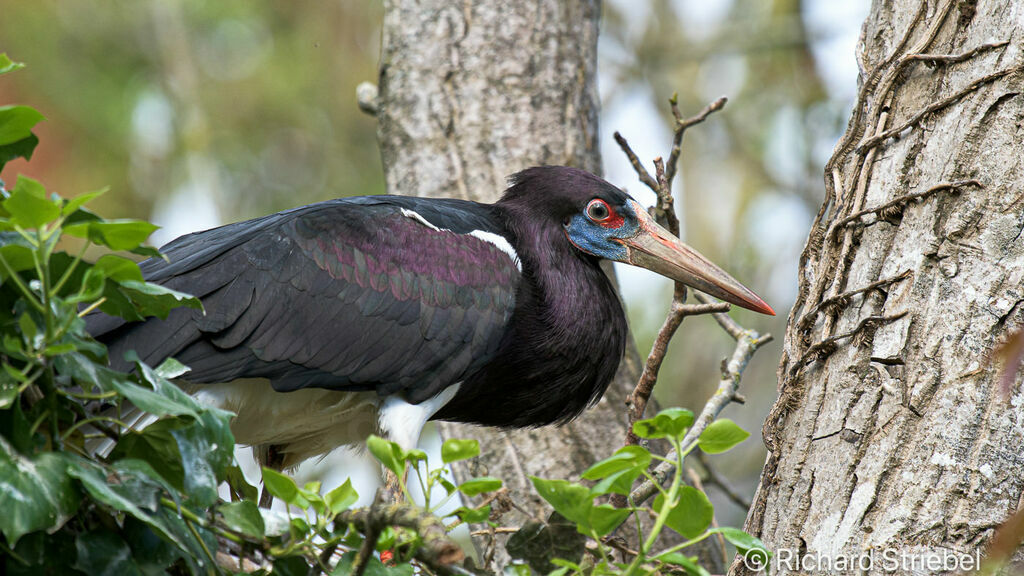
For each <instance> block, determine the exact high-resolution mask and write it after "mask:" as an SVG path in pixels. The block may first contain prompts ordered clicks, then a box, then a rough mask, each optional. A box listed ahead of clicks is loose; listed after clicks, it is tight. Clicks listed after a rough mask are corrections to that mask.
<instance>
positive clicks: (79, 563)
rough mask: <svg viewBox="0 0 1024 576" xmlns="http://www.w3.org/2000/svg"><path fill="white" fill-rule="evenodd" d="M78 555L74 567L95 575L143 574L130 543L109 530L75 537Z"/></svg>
mask: <svg viewBox="0 0 1024 576" xmlns="http://www.w3.org/2000/svg"><path fill="white" fill-rule="evenodd" d="M75 548H76V549H77V550H78V557H77V558H76V560H75V563H74V565H73V566H74V567H75V568H77V569H78V570H80V571H81V572H84V573H85V574H89V575H94V576H121V575H122V574H123V575H125V576H136V575H138V576H142V571H141V570H139V567H138V566H137V565H136V564H135V561H134V559H133V558H132V551H131V548H129V547H128V543H127V542H125V541H124V540H122V539H121V537H120V536H118V535H117V534H115V533H113V532H110V531H109V530H102V529H100V530H96V531H93V532H85V533H82V534H79V535H78V538H76V539H75Z"/></svg>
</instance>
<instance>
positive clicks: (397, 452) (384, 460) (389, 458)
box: [366, 434, 405, 478]
mask: <svg viewBox="0 0 1024 576" xmlns="http://www.w3.org/2000/svg"><path fill="white" fill-rule="evenodd" d="M366 447H367V449H369V450H370V454H373V457H374V458H376V459H377V460H378V461H379V462H380V463H381V464H383V465H384V467H385V468H387V469H388V470H390V471H391V472H392V473H394V475H395V476H398V477H399V478H401V477H402V474H404V473H405V464H404V462H403V458H402V448H401V447H400V446H399V445H398V444H396V443H394V442H391V441H389V440H385V439H383V438H381V437H380V436H376V435H373V434H371V435H370V437H369V438H367V439H366Z"/></svg>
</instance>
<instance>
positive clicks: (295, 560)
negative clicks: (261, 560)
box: [273, 556, 309, 576]
mask: <svg viewBox="0 0 1024 576" xmlns="http://www.w3.org/2000/svg"><path fill="white" fill-rule="evenodd" d="M273 574H274V576H306V575H307V574H309V564H307V563H306V559H305V558H303V557H302V556H284V557H282V558H275V559H274V572H273Z"/></svg>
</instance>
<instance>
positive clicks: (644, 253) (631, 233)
mask: <svg viewBox="0 0 1024 576" xmlns="http://www.w3.org/2000/svg"><path fill="white" fill-rule="evenodd" d="M512 183H513V184H512V186H511V187H510V188H509V190H508V192H506V195H505V198H504V199H503V202H505V201H509V200H515V199H516V197H519V198H520V199H524V198H523V195H524V194H527V193H528V194H529V196H531V199H532V200H533V201H534V202H538V203H540V204H541V205H542V210H543V213H544V214H545V216H546V217H549V218H555V219H557V225H559V226H561V227H562V229H563V231H564V234H565V238H566V240H567V241H568V242H569V243H571V244H572V246H573V247H574V248H575V249H576V250H579V251H580V252H582V253H583V254H587V255H590V256H595V257H598V258H606V259H608V260H615V261H617V262H624V263H626V264H632V265H634V266H640V267H641V268H647V269H648V270H652V271H654V272H657V273H658V274H661V275H662V276H665V277H667V278H670V279H672V280H675V281H677V282H682V283H683V284H686V285H687V286H690V287H693V288H696V289H697V290H700V291H701V292H704V293H706V294H710V295H712V296H715V297H716V298H720V299H722V300H725V301H726V302H730V303H732V304H735V305H737V306H742V307H743V308H747V309H749V310H753V311H755V312H760V313H762V314H770V315H772V316H774V315H775V311H774V310H772V309H771V307H770V306H768V304H766V303H765V302H764V300H762V299H761V298H760V297H758V296H757V295H756V294H754V293H753V292H752V291H751V290H750V289H749V288H747V287H746V286H744V285H743V284H740V283H739V281H737V280H736V279H735V278H733V277H732V276H730V275H729V274H727V273H726V272H725V271H724V270H722V269H721V268H719V267H718V266H716V265H715V264H714V263H712V262H711V261H710V260H708V259H707V258H705V257H704V256H703V255H701V254H700V252H697V251H696V250H694V249H693V248H691V247H690V246H688V245H686V244H684V243H683V242H681V241H680V240H679V239H678V238H676V237H675V236H673V235H672V234H671V233H670V232H669V231H668V230H666V229H665V228H663V227H662V226H660V225H659V224H658V223H657V222H655V221H654V218H652V217H651V216H650V215H649V214H648V213H647V210H645V209H644V207H643V206H641V205H640V204H639V203H638V202H637V201H636V200H633V198H631V197H630V196H629V194H626V193H625V192H623V191H622V190H619V189H618V188H616V187H615V186H612V185H611V184H609V183H608V182H605V181H604V180H602V179H601V178H598V177H597V176H594V175H593V174H590V173H589V172H585V171H583V170H579V169H576V168H568V167H564V166H544V167H537V168H530V169H527V170H524V171H523V172H520V173H518V174H516V175H515V176H513V178H512ZM552 224H554V222H552Z"/></svg>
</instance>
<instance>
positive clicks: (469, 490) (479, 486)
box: [459, 476, 501, 498]
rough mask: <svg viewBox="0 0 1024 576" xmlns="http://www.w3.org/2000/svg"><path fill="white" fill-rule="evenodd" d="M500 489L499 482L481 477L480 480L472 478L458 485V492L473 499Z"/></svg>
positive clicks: (488, 477)
mask: <svg viewBox="0 0 1024 576" xmlns="http://www.w3.org/2000/svg"><path fill="white" fill-rule="evenodd" d="M499 488H501V480H499V479H497V478H492V477H490V476H482V477H480V478H473V479H471V480H466V481H465V482H463V483H462V484H460V485H459V492H462V493H463V494H465V495H466V496H469V497H471V498H472V497H473V496H477V495H479V494H483V493H484V492H494V491H495V490H497V489H499Z"/></svg>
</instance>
